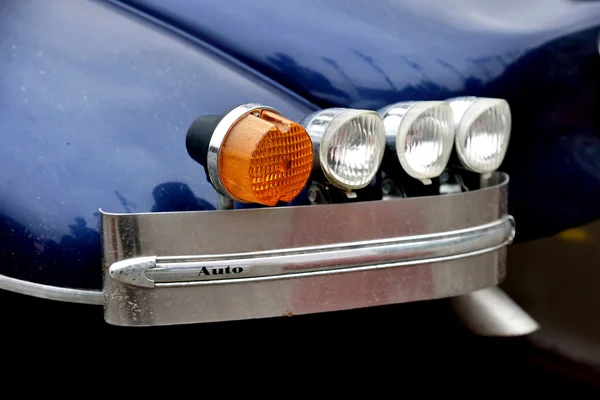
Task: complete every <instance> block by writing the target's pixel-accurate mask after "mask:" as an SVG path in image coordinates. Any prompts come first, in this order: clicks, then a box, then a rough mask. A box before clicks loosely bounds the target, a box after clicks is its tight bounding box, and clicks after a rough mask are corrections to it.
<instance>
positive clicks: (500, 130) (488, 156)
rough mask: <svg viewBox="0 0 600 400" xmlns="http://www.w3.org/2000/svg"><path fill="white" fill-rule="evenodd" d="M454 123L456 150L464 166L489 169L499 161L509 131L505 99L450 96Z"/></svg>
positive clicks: (474, 170)
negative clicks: (453, 97)
mask: <svg viewBox="0 0 600 400" xmlns="http://www.w3.org/2000/svg"><path fill="white" fill-rule="evenodd" d="M449 102H450V105H451V106H452V109H453V111H454V117H455V126H456V140H455V141H456V151H457V153H458V157H459V159H460V161H461V163H462V164H463V166H464V167H465V168H467V169H469V170H471V171H473V172H478V173H482V174H483V173H489V172H492V171H494V170H496V169H498V167H500V164H502V161H503V160H504V156H505V155H506V150H507V149H508V142H509V140H510V131H511V123H512V118H511V112H510V107H509V105H508V102H506V100H503V99H491V98H472V97H471V98H459V99H453V100H450V101H449Z"/></svg>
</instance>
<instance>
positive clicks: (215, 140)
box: [206, 103, 281, 198]
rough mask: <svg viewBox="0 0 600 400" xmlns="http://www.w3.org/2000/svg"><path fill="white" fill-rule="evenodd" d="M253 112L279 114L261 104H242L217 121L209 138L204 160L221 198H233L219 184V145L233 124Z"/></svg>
mask: <svg viewBox="0 0 600 400" xmlns="http://www.w3.org/2000/svg"><path fill="white" fill-rule="evenodd" d="M255 110H269V111H273V112H276V113H277V114H281V113H280V112H279V111H277V110H276V109H274V108H272V107H267V106H263V105H262V104H257V103H248V104H242V105H241V106H238V107H236V108H234V109H233V110H231V111H229V112H228V113H227V115H225V116H224V117H223V118H222V119H221V121H219V123H218V124H217V127H216V128H215V131H214V132H213V135H212V137H211V138H210V143H209V144H208V155H207V158H206V163H207V167H208V168H207V169H208V176H209V178H210V181H211V183H212V184H213V186H214V188H215V189H216V190H217V192H219V194H222V195H223V196H229V197H230V198H233V196H231V194H230V193H229V192H228V191H227V189H226V188H225V186H223V184H222V183H221V178H219V166H218V160H219V152H220V151H221V145H222V144H223V140H225V136H227V132H229V129H231V127H232V126H233V124H235V123H236V122H237V120H239V119H240V118H242V117H243V116H244V115H246V114H248V113H250V112H252V111H255Z"/></svg>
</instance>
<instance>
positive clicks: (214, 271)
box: [198, 266, 244, 276]
mask: <svg viewBox="0 0 600 400" xmlns="http://www.w3.org/2000/svg"><path fill="white" fill-rule="evenodd" d="M242 272H244V268H242V267H233V268H231V267H229V266H227V267H225V268H222V267H221V268H206V267H202V268H200V272H198V276H206V275H229V274H241V273H242Z"/></svg>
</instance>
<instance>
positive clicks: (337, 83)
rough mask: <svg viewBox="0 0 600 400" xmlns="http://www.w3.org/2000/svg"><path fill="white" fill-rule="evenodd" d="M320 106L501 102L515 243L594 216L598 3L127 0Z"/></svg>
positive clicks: (598, 200) (597, 211)
mask: <svg viewBox="0 0 600 400" xmlns="http://www.w3.org/2000/svg"><path fill="white" fill-rule="evenodd" d="M122 2H123V3H127V4H128V5H129V6H131V7H134V8H136V9H138V10H141V11H143V12H145V13H147V14H150V15H153V16H154V17H156V18H160V19H161V20H164V21H167V22H168V23H170V24H171V25H173V26H177V27H178V28H180V29H181V30H185V31H187V32H189V33H190V34H192V35H194V36H196V37H199V38H202V39H203V40H205V41H207V42H209V43H211V44H212V45H214V46H215V47H218V48H219V49H221V50H223V51H225V52H227V53H229V54H231V55H233V56H234V57H236V58H237V59H239V60H242V61H243V62H244V63H246V64H248V65H250V66H251V67H253V68H255V69H256V70H258V71H260V72H262V73H264V74H265V75H268V76H269V77H271V78H273V79H274V80H276V81H278V82H280V83H282V84H284V85H285V86H287V87H289V88H290V89H292V90H294V91H295V92H297V93H299V94H300V95H302V96H304V97H305V98H307V99H308V100H310V101H312V102H314V103H316V104H318V105H319V106H321V107H330V106H346V107H357V108H369V109H377V108H379V107H382V106H384V105H386V104H389V103H392V102H396V101H402V100H430V99H431V100H435V99H446V98H450V97H454V96H462V95H477V96H489V97H502V98H506V99H507V100H508V101H509V103H510V105H511V108H512V111H513V116H514V124H513V132H512V139H511V145H510V150H509V152H508V155H507V158H506V160H505V162H504V164H503V166H502V169H503V170H505V171H507V172H509V173H510V175H511V185H510V201H509V207H510V211H511V213H512V214H513V215H514V216H515V218H516V220H517V224H518V229H517V238H516V239H517V240H528V239H533V238H537V237H543V236H547V235H551V234H554V233H556V232H558V231H560V230H562V229H565V228H569V227H573V226H576V225H579V224H583V223H586V222H589V221H592V220H595V219H597V218H600V207H598V204H600V129H599V126H598V117H597V115H598V112H597V110H598V109H599V108H600V99H599V97H598V92H599V84H598V82H599V81H598V79H599V77H600V68H599V62H598V59H599V55H598V43H597V37H598V27H600V2H586V1H569V0H530V1H527V2H522V1H520V0H503V1H497V0H419V1H414V0H383V1H376V2H370V3H368V5H367V4H366V3H365V2H364V1H363V0H326V1H323V0H289V1H279V0H259V1H246V0H229V1H227V3H226V6H225V5H224V4H223V2H222V1H220V0H203V1H197V0H170V1H169V2H165V1H162V0H123V1H122Z"/></svg>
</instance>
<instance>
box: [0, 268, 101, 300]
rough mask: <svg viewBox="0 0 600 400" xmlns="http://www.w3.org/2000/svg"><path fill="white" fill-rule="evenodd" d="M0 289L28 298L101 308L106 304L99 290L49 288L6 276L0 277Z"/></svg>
mask: <svg viewBox="0 0 600 400" xmlns="http://www.w3.org/2000/svg"><path fill="white" fill-rule="evenodd" d="M0 289H3V290H8V291H10V292H15V293H20V294H24V295H26V296H33V297H39V298H41V299H48V300H56V301H65V302H68V303H79V304H93V305H100V306H101V305H102V304H104V295H103V294H102V292H101V291H99V290H81V289H67V288H62V287H58V286H48V285H42V284H40V283H33V282H28V281H24V280H21V279H15V278H11V277H8V276H6V275H0Z"/></svg>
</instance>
